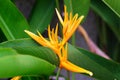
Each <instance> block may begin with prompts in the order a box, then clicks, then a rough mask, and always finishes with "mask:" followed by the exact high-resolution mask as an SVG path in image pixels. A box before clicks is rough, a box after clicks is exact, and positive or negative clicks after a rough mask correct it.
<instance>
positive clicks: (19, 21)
mask: <svg viewBox="0 0 120 80" xmlns="http://www.w3.org/2000/svg"><path fill="white" fill-rule="evenodd" d="M0 28H1V29H2V31H3V33H4V34H5V36H6V37H7V39H8V40H12V39H16V38H24V37H26V36H27V35H26V34H25V33H24V29H29V25H28V23H27V21H26V19H25V18H24V17H23V15H22V14H21V13H20V11H19V10H18V9H17V8H16V6H15V5H14V4H13V3H12V2H11V1H10V0H0Z"/></svg>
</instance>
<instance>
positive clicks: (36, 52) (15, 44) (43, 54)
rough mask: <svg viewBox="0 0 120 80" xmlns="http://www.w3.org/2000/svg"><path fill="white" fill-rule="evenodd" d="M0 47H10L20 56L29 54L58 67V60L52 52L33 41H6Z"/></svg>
mask: <svg viewBox="0 0 120 80" xmlns="http://www.w3.org/2000/svg"><path fill="white" fill-rule="evenodd" d="M0 47H8V48H9V47H10V48H13V49H15V50H17V51H18V52H19V53H20V54H28V55H32V56H35V57H39V58H41V59H45V60H47V61H49V62H51V63H52V64H56V65H58V63H57V62H58V58H57V56H56V55H55V54H54V53H53V51H52V50H50V49H48V48H43V47H41V46H40V45H38V44H35V42H34V41H33V40H31V39H18V40H13V41H6V42H3V43H1V44H0Z"/></svg>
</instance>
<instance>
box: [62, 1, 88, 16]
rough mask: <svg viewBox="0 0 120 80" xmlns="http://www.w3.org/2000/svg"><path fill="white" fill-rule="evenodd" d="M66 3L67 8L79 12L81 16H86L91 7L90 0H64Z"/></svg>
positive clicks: (74, 12) (69, 10)
mask: <svg viewBox="0 0 120 80" xmlns="http://www.w3.org/2000/svg"><path fill="white" fill-rule="evenodd" d="M64 3H65V5H66V6H67V10H68V12H69V13H70V12H72V13H73V14H76V13H78V14H79V16H81V15H84V16H86V15H87V13H88V11H89V7H90V0H76V1H74V0H64Z"/></svg>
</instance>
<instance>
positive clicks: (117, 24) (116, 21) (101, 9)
mask: <svg viewBox="0 0 120 80" xmlns="http://www.w3.org/2000/svg"><path fill="white" fill-rule="evenodd" d="M91 7H92V9H93V10H94V11H95V12H97V13H98V14H99V15H100V16H101V18H102V19H103V20H104V21H105V22H107V24H108V25H109V27H110V28H111V30H112V31H113V32H114V34H115V35H116V37H117V38H118V40H119V41H120V36H119V35H120V18H119V17H118V16H117V15H116V14H115V13H114V12H113V11H111V10H110V9H109V7H108V6H106V5H105V4H104V3H103V2H102V1H101V0H91Z"/></svg>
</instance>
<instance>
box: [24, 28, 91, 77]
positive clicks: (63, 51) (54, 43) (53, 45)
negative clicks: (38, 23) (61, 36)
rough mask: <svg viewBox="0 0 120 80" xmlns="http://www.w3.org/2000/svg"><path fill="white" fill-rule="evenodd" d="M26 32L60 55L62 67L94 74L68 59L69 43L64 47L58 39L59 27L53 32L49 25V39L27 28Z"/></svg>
mask: <svg viewBox="0 0 120 80" xmlns="http://www.w3.org/2000/svg"><path fill="white" fill-rule="evenodd" d="M25 32H26V33H27V34H28V35H29V36H31V37H32V38H33V39H34V40H35V41H36V42H38V43H39V44H41V45H42V46H45V47H49V48H50V49H52V50H53V51H54V52H55V53H56V54H57V55H58V57H59V59H60V65H59V67H60V68H65V69H67V70H69V71H72V72H79V73H87V74H89V75H91V76H92V75H93V73H92V72H90V71H88V70H85V69H83V68H80V67H78V66H76V65H74V64H72V63H71V62H69V61H68V60H67V44H66V46H65V48H64V45H61V43H62V41H58V38H57V36H56V34H57V33H56V32H57V28H56V32H55V33H54V29H52V32H51V31H50V28H49V27H48V35H49V40H47V39H45V38H43V36H42V35H41V34H40V33H38V34H39V36H37V35H35V34H34V33H32V32H30V31H27V30H25ZM50 33H51V34H50ZM61 46H62V47H61Z"/></svg>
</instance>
